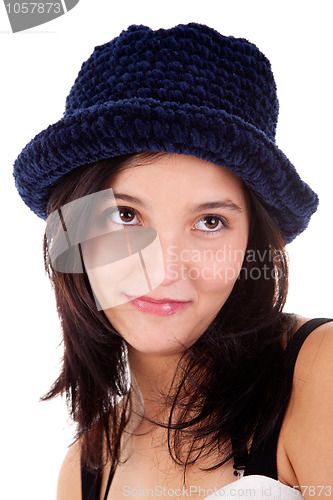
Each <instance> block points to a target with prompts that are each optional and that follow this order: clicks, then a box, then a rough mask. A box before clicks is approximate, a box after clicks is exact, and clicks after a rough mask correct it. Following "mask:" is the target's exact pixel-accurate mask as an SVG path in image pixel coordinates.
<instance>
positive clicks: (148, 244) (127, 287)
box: [46, 188, 284, 310]
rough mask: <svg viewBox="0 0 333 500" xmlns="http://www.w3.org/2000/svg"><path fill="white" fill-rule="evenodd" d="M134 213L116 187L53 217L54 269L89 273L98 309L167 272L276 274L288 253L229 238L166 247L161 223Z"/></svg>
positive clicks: (174, 275) (145, 288) (233, 276)
mask: <svg viewBox="0 0 333 500" xmlns="http://www.w3.org/2000/svg"><path fill="white" fill-rule="evenodd" d="M132 215H133V214H132V213H130V212H129V211H128V210H127V209H126V208H125V209H124V207H121V206H120V207H119V206H118V205H117V200H116V198H115V196H114V193H113V190H112V189H111V188H110V189H105V190H102V191H98V192H95V193H92V194H89V195H86V196H83V197H81V198H78V199H76V200H74V201H71V202H69V203H67V204H65V205H63V206H61V207H60V208H59V209H58V210H55V211H54V212H52V213H51V214H50V215H49V217H48V218H47V224H46V241H47V248H48V252H49V258H50V262H51V265H52V267H53V269H54V270H55V271H57V272H60V273H69V274H81V273H86V274H87V276H88V279H89V282H90V285H91V289H92V293H93V295H94V299H95V303H96V306H97V309H98V310H105V309H108V308H111V307H115V306H118V305H121V304H125V303H126V302H129V301H130V300H132V299H133V298H138V297H141V296H143V295H146V294H148V293H149V292H151V291H152V290H154V289H156V288H157V287H158V286H159V285H161V283H162V282H163V280H164V279H165V277H167V278H168V280H170V279H171V280H173V281H180V280H187V279H189V280H205V281H206V280H214V281H217V282H219V283H220V284H225V285H228V286H229V285H230V284H231V283H232V282H235V281H236V280H237V279H239V278H240V276H241V273H243V275H242V276H243V278H245V279H251V280H253V281H256V280H259V279H265V280H269V279H275V278H276V273H277V271H279V269H280V268H279V266H276V265H275V264H277V263H278V262H279V261H280V260H281V259H283V258H284V256H283V253H282V252H280V251H278V250H276V249H272V248H271V247H270V248H269V249H268V250H264V251H262V252H260V251H259V250H257V251H253V250H249V249H247V250H246V251H244V250H242V249H239V248H235V247H233V246H231V245H230V244H227V243H226V242H225V243H223V242H219V245H218V246H217V245H213V247H211V246H209V245H205V246H204V247H201V248H196V247H193V248H181V249H180V248H178V247H177V246H176V245H169V246H166V248H163V249H162V246H161V243H160V239H159V235H158V233H157V231H156V229H154V228H152V227H147V226H145V225H140V224H137V223H136V224H133V221H132V219H131V217H132ZM120 216H121V217H122V218H121V217H120ZM126 218H127V219H131V220H130V221H127V220H126ZM124 219H125V220H124ZM126 222H129V223H126ZM272 263H273V265H272ZM268 264H270V265H268Z"/></svg>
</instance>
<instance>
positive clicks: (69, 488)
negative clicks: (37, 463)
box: [57, 440, 82, 500]
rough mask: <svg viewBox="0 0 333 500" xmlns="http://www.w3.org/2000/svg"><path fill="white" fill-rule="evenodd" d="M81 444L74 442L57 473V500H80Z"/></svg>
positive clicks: (78, 441)
mask: <svg viewBox="0 0 333 500" xmlns="http://www.w3.org/2000/svg"><path fill="white" fill-rule="evenodd" d="M81 498H82V493H81V443H80V440H77V441H75V443H73V444H72V445H71V446H70V447H69V449H68V452H67V454H66V456H65V458H64V461H63V463H62V466H61V468H60V472H59V478H58V487H57V500H81Z"/></svg>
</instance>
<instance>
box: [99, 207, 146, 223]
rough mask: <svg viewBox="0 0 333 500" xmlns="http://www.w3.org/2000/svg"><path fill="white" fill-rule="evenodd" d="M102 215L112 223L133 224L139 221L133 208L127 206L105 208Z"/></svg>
mask: <svg viewBox="0 0 333 500" xmlns="http://www.w3.org/2000/svg"><path fill="white" fill-rule="evenodd" d="M103 215H104V217H105V219H106V220H107V221H108V222H112V223H113V224H122V225H135V224H138V223H139V222H140V221H139V218H138V216H137V214H136V212H135V210H133V208H129V207H112V208H109V209H107V210H105V212H104V213H103Z"/></svg>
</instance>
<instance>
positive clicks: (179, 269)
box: [159, 235, 186, 286]
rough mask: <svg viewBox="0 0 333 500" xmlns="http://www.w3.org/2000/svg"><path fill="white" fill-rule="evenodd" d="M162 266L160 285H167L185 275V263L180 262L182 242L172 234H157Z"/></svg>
mask: <svg viewBox="0 0 333 500" xmlns="http://www.w3.org/2000/svg"><path fill="white" fill-rule="evenodd" d="M159 242H160V246H161V254H162V259H163V266H164V279H163V281H162V283H161V286H168V285H171V284H172V283H175V282H177V281H181V280H183V279H185V277H186V265H185V263H184V262H182V259H181V253H182V249H183V244H182V243H181V242H180V241H179V239H177V238H175V237H172V236H163V235H159Z"/></svg>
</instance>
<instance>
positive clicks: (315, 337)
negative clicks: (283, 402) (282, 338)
mask: <svg viewBox="0 0 333 500" xmlns="http://www.w3.org/2000/svg"><path fill="white" fill-rule="evenodd" d="M304 319H305V321H300V323H301V324H302V323H304V322H306V318H304ZM332 422H333V321H330V322H328V323H325V324H323V325H321V326H319V327H317V328H315V329H314V330H313V331H312V332H311V333H310V335H309V336H308V337H307V338H306V340H305V341H304V343H303V345H302V347H301V349H300V351H299V354H298V357H297V360H296V364H295V371H294V377H293V386H292V392H291V397H290V401H289V405H288V409H287V414H286V421H285V425H284V439H283V441H284V447H285V451H286V454H287V456H288V460H289V463H290V465H291V467H292V470H293V472H294V474H295V478H297V483H298V485H299V486H301V485H314V486H315V485H325V487H327V488H333V478H332V468H333V448H332V446H331V443H332V442H333V424H332ZM307 494H308V493H307ZM307 494H305V496H304V498H309V497H308V496H307Z"/></svg>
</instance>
